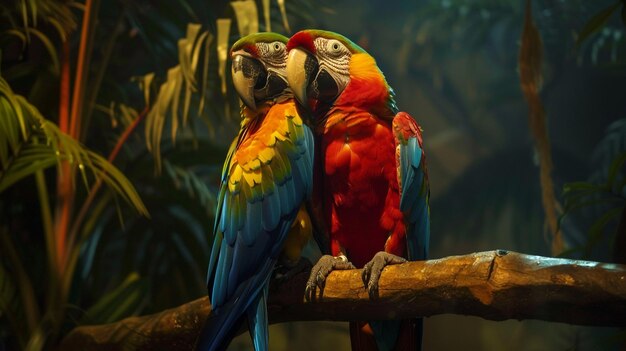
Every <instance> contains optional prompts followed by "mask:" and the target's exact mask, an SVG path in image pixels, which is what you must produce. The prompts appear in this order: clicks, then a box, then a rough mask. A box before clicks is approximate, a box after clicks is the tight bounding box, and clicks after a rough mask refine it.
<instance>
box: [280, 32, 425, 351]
mask: <svg viewBox="0 0 626 351" xmlns="http://www.w3.org/2000/svg"><path fill="white" fill-rule="evenodd" d="M287 49H288V51H289V58H288V60H287V80H288V82H289V85H290V86H291V89H292V90H293V92H294V95H295V96H296V99H297V100H298V101H299V102H300V103H301V104H302V105H304V107H305V108H306V109H308V110H309V111H310V112H311V114H312V118H313V120H314V123H315V127H316V128H315V132H316V146H317V147H318V149H317V150H316V153H317V154H316V156H318V157H317V159H316V165H315V170H314V185H313V188H314V193H313V201H314V202H315V204H316V205H315V207H316V208H318V209H319V208H321V212H323V217H324V220H323V223H324V224H325V227H326V230H327V232H328V233H329V236H330V252H331V253H332V256H331V255H326V256H323V257H322V259H321V260H320V261H319V262H318V263H317V264H316V265H315V267H314V268H313V270H312V272H311V277H310V279H309V281H308V283H307V290H306V297H307V298H308V299H312V298H313V297H315V290H316V288H318V287H319V288H323V285H324V282H325V278H326V276H327V275H328V274H329V273H330V271H331V270H333V269H350V268H352V267H353V264H354V266H356V267H363V273H362V278H363V283H364V284H365V287H366V289H367V291H368V293H369V295H370V298H375V297H376V296H377V295H378V280H379V278H380V274H381V272H382V270H383V268H384V267H385V265H389V264H398V263H402V262H405V261H406V259H409V260H423V259H426V257H427V254H428V241H429V232H430V224H429V223H430V222H429V212H430V210H429V205H428V201H429V196H430V194H429V186H428V176H427V172H426V164H425V157H424V149H423V146H422V133H421V129H420V127H419V126H418V124H417V123H416V122H415V120H413V118H411V116H409V115H408V114H407V113H405V112H398V108H397V107H396V103H395V100H394V93H393V90H392V89H391V87H390V86H389V85H388V84H387V81H386V79H385V77H384V75H383V74H382V72H381V71H380V69H379V68H378V66H377V65H376V61H375V60H374V58H373V57H372V56H370V55H369V54H368V53H367V52H366V51H365V50H363V49H362V48H361V47H359V46H358V45H356V44H355V43H353V42H352V41H350V40H349V39H347V38H345V37H343V36H341V35H339V34H336V33H333V32H328V31H321V30H304V31H301V32H298V33H296V34H295V35H294V36H292V37H291V38H290V39H289V42H288V44H287ZM318 211H319V210H318ZM421 330H422V319H415V320H407V321H389V322H386V321H385V322H379V321H372V322H369V323H365V322H362V323H351V325H350V333H351V338H352V346H353V349H355V350H356V349H359V350H360V349H376V348H378V349H379V350H391V349H397V350H408V349H411V350H414V349H418V348H420V347H421V336H422V331H421ZM372 334H373V337H372ZM374 339H375V341H374ZM376 346H377V347H376Z"/></svg>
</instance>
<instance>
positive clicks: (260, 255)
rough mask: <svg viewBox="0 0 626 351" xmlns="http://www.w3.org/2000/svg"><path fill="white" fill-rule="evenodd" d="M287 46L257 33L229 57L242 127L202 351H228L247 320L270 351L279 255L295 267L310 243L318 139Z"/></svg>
mask: <svg viewBox="0 0 626 351" xmlns="http://www.w3.org/2000/svg"><path fill="white" fill-rule="evenodd" d="M286 43H287V38H286V37H284V36H282V35H279V34H275V33H257V34H252V35H249V36H246V37H244V38H241V39H240V40H238V41H237V42H236V43H235V44H234V45H233V47H232V49H231V57H232V77H233V84H234V86H235V89H236V90H237V93H238V94H239V96H240V97H241V100H242V101H243V103H244V105H243V106H242V117H243V121H242V122H241V130H240V131H239V136H238V137H237V138H236V139H235V140H234V142H233V144H232V146H231V148H230V151H229V152H228V156H227V158H226V161H225V162H224V169H223V172H222V183H221V188H220V192H219V197H218V206H217V211H216V218H215V226H214V234H215V239H214V242H213V248H212V252H211V256H210V260H209V267H208V277H207V286H208V292H209V298H210V301H211V304H212V309H213V312H212V315H211V316H210V317H209V319H207V321H206V324H205V326H204V329H203V331H202V333H201V335H200V339H199V340H198V343H197V349H198V350H203V351H205V350H224V349H226V347H227V346H228V344H229V343H230V341H231V339H232V337H233V335H234V333H235V332H236V331H237V329H238V328H239V327H240V326H241V323H242V322H243V321H244V320H245V319H247V321H248V327H249V330H250V334H251V336H252V339H253V343H254V347H255V349H256V350H257V351H266V350H268V329H267V328H268V325H267V323H268V322H267V306H266V301H267V292H268V284H269V280H270V277H271V275H272V272H273V270H274V267H275V264H276V262H277V260H278V259H279V256H280V255H281V252H283V254H284V255H286V256H287V260H288V261H289V260H291V261H293V260H297V259H298V258H299V255H300V251H299V250H300V249H301V248H302V245H303V244H304V243H305V242H306V236H307V235H310V229H309V228H310V223H309V219H308V215H307V213H306V212H305V211H304V210H303V208H304V207H303V203H304V201H305V200H306V199H308V198H309V197H310V194H311V189H312V173H313V170H312V167H313V150H314V148H313V135H312V133H311V131H310V129H309V128H308V127H307V126H306V125H304V124H303V121H302V119H301V118H300V116H299V115H298V113H297V110H296V105H295V101H294V99H293V95H292V94H291V90H290V89H289V87H288V84H287V80H286V71H285V68H286V60H287V49H286ZM296 218H298V220H297V221H295V220H296ZM294 222H295V225H294ZM290 230H291V233H290ZM302 233H304V234H302ZM287 237H289V238H288V240H287ZM285 243H287V246H285Z"/></svg>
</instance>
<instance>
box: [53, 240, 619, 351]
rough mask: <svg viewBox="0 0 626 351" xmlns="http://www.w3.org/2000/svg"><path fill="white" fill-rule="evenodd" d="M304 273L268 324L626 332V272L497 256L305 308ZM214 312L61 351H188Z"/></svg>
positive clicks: (352, 284) (343, 283)
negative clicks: (548, 325)
mask: <svg viewBox="0 0 626 351" xmlns="http://www.w3.org/2000/svg"><path fill="white" fill-rule="evenodd" d="M307 278H308V272H304V273H300V274H298V275H296V276H295V277H294V278H293V279H291V280H289V281H288V282H286V283H284V284H282V285H280V286H274V287H273V288H272V290H271V291H270V298H269V302H268V305H269V311H270V312H269V319H270V323H278V322H287V321H305V320H338V321H348V320H364V319H369V320H375V319H389V318H408V317H417V316H426V317H428V316H434V315H438V314H444V313H453V314H462V315H472V316H479V317H482V318H485V319H490V320H495V321H500V320H505V319H541V320H545V321H554V322H564V323H569V324H578V325H594V326H626V266H624V265H616V264H608V263H598V262H590V261H575V260H568V259H558V258H548V257H541V256H531V255H525V254H520V253H515V252H510V251H504V250H497V251H488V252H480V253H475V254H470V255H464V256H452V257H446V258H442V259H437V260H429V261H423V262H408V263H405V264H402V265H396V266H390V267H387V268H385V271H384V273H383V275H382V277H381V279H380V285H379V286H380V296H379V298H378V299H376V300H370V299H369V297H368V294H367V292H366V291H365V289H364V287H363V283H362V281H361V271H360V270H351V271H336V272H333V273H332V274H331V275H330V276H329V277H328V280H327V283H326V288H325V290H324V292H323V296H320V295H319V293H318V295H317V299H316V301H314V302H305V301H304V299H303V296H304V285H305V282H306V279H307ZM210 313H211V306H210V304H209V302H208V299H207V298H201V299H198V300H195V301H192V302H189V303H187V304H185V305H182V306H180V307H176V308H172V309H169V310H165V311H163V312H161V313H157V314H153V315H149V316H142V317H131V318H127V319H124V320H122V321H119V322H117V323H112V324H107V325H98V326H83V327H78V328H76V329H74V330H73V331H72V332H70V333H69V334H68V335H67V337H66V338H65V339H64V340H63V342H62V344H61V347H60V349H62V350H122V349H128V348H129V347H132V348H133V349H138V350H152V349H163V350H188V349H191V348H192V347H193V344H194V342H195V339H196V337H197V336H198V333H199V332H200V330H201V328H202V325H203V324H204V320H205V319H206V317H207V316H208V315H209V314H210Z"/></svg>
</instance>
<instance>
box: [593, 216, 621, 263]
mask: <svg viewBox="0 0 626 351" xmlns="http://www.w3.org/2000/svg"><path fill="white" fill-rule="evenodd" d="M622 210H623V207H616V208H613V209H611V210H609V211H607V212H606V213H605V214H604V215H602V217H600V218H598V220H596V221H595V223H593V225H592V226H591V228H590V229H589V239H588V240H587V244H586V245H585V257H589V255H590V254H591V250H592V249H593V247H594V246H596V245H597V244H598V242H600V240H601V239H602V234H603V233H604V228H605V227H606V225H607V224H608V223H609V222H610V221H611V220H612V219H613V218H615V217H617V216H618V215H619V214H620V213H622Z"/></svg>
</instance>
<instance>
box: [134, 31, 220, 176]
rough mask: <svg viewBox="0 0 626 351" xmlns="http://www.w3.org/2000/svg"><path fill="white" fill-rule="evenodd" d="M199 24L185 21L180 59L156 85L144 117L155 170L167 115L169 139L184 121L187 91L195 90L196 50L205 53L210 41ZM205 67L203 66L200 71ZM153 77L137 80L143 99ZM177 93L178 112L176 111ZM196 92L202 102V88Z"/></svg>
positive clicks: (208, 34)
mask: <svg viewBox="0 0 626 351" xmlns="http://www.w3.org/2000/svg"><path fill="white" fill-rule="evenodd" d="M200 28H201V26H200V25H199V24H189V26H188V27H187V36H186V37H185V38H183V39H180V40H179V41H178V49H179V62H180V63H179V64H178V65H176V66H174V67H172V68H170V69H169V70H168V72H167V80H166V81H165V82H164V83H163V84H162V85H161V86H160V87H159V92H158V94H157V96H156V98H155V101H156V102H155V104H154V105H153V106H152V109H151V110H150V113H149V114H148V116H147V117H146V126H145V134H146V146H147V148H148V150H150V151H151V152H152V153H153V155H154V158H155V167H156V169H157V171H160V170H161V167H162V162H161V147H160V143H161V139H162V137H163V130H164V128H165V125H166V122H168V116H171V117H170V118H169V122H170V125H171V139H172V140H173V141H175V140H176V135H177V132H178V128H179V125H182V126H183V127H185V126H186V125H187V120H188V116H189V109H190V104H191V95H192V93H195V92H198V86H197V80H196V74H197V72H198V62H199V61H200V54H201V52H202V51H204V55H209V52H208V47H209V46H208V44H209V43H210V42H211V41H212V35H211V34H210V33H209V32H206V31H205V32H200ZM203 49H204V50H203ZM204 63H205V66H208V60H204ZM207 69H208V67H203V71H206V70H207ZM153 77H154V73H149V74H147V75H146V76H144V78H143V79H141V80H140V82H141V84H142V90H143V91H144V97H145V99H146V100H147V101H149V97H150V89H152V87H151V86H150V83H152V82H153ZM183 88H184V89H183ZM202 88H203V89H205V88H206V86H205V85H203V86H202ZM183 90H184V93H183ZM181 95H182V99H183V103H182V115H181V114H180V112H181V104H180V103H181ZM199 96H200V97H199V98H200V104H203V102H202V100H203V99H204V92H203V91H200V94H199Z"/></svg>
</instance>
